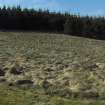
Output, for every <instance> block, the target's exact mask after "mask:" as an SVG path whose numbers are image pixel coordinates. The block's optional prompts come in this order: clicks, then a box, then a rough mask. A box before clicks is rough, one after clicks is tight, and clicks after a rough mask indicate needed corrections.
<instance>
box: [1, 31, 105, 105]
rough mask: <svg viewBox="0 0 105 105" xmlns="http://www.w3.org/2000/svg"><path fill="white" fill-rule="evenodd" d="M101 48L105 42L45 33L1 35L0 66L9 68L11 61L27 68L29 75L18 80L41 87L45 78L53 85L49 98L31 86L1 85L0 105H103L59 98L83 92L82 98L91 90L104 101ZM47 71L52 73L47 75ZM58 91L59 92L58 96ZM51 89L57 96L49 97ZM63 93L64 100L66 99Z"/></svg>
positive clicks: (4, 33)
mask: <svg viewBox="0 0 105 105" xmlns="http://www.w3.org/2000/svg"><path fill="white" fill-rule="evenodd" d="M104 49H105V42H104V41H96V40H93V39H92V40H91V39H86V38H79V37H73V36H65V35H59V34H58V35H56V34H48V33H34V32H32V33H31V32H30V33H28V32H27V33H25V32H0V64H1V65H4V66H6V67H8V68H11V66H12V65H14V62H15V63H19V64H20V65H22V66H24V67H27V65H28V69H27V70H28V71H29V72H28V73H27V75H26V77H21V78H30V79H32V80H33V81H35V85H40V86H41V85H42V81H43V80H44V79H45V78H47V80H48V82H49V83H50V84H52V85H54V86H53V87H52V88H51V89H49V90H47V91H48V93H49V95H45V94H43V92H40V90H37V89H34V87H33V88H29V89H25V88H22V89H21V88H16V87H9V86H7V85H5V83H4V84H1V85H0V105H38V104H39V105H43V104H48V105H53V104H54V105H64V104H65V105H93V104H94V105H99V103H100V104H101V105H104V104H105V102H104V101H103V102H102V101H101V102H97V101H96V102H95V101H94V102H93V101H85V100H84V101H78V100H77V101H75V100H74V101H73V100H72V101H70V100H69V99H66V98H61V96H62V94H61V93H65V91H67V90H69V91H72V92H73V93H78V94H79V93H83V96H84V91H85V92H88V91H93V93H98V94H99V95H100V97H101V98H104V95H105V93H104V90H105V88H104V86H105V82H104V75H105V73H104V65H105V64H104V62H105V59H104V57H105V50H104ZM94 66H95V67H94ZM49 68H50V70H53V71H52V72H49V71H48V70H49ZM36 74H37V75H36ZM5 78H6V79H7V81H8V82H11V81H14V80H16V79H17V80H18V79H20V77H16V76H11V75H10V74H8V75H6V77H5ZM68 81H69V82H68ZM56 86H58V87H56ZM59 87H60V88H59ZM57 88H58V90H61V91H60V93H59V92H58V90H57ZM53 90H57V92H58V93H57V95H54V96H51V95H52V94H53ZM41 91H43V90H42V89H41ZM88 93H89V92H88ZM65 94H66V93H65ZM65 94H63V97H67V96H65ZM79 95H80V94H79ZM86 95H87V94H86ZM48 98H49V99H50V100H49V101H48ZM67 98H68V97H67ZM90 98H91V97H90ZM47 101H48V102H47ZM61 103H62V104H61ZM92 103H93V104H92Z"/></svg>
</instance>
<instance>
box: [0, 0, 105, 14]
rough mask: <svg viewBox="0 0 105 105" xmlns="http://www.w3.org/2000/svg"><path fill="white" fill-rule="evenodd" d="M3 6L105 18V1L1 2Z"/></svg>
mask: <svg viewBox="0 0 105 105" xmlns="http://www.w3.org/2000/svg"><path fill="white" fill-rule="evenodd" d="M3 5H6V6H13V5H20V6H21V7H27V8H36V9H38V8H42V9H49V10H50V11H57V12H58V11H61V12H65V11H67V12H71V13H76V14H77V13H79V14H81V15H87V14H88V15H102V16H105V0H0V6H3Z"/></svg>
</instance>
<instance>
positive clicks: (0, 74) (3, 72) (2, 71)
mask: <svg viewBox="0 0 105 105" xmlns="http://www.w3.org/2000/svg"><path fill="white" fill-rule="evenodd" d="M0 76H5V71H4V70H3V69H2V68H0Z"/></svg>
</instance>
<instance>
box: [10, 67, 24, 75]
mask: <svg viewBox="0 0 105 105" xmlns="http://www.w3.org/2000/svg"><path fill="white" fill-rule="evenodd" d="M10 73H11V74H14V75H20V74H24V69H23V67H12V69H11V70H10Z"/></svg>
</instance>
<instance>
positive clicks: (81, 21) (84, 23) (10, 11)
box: [0, 6, 105, 39]
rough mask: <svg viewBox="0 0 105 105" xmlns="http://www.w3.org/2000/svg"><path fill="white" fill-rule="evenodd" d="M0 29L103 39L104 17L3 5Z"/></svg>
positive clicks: (104, 31) (104, 36)
mask: <svg viewBox="0 0 105 105" xmlns="http://www.w3.org/2000/svg"><path fill="white" fill-rule="evenodd" d="M0 30H34V31H42V32H43V31H44V32H58V33H66V34H70V35H76V36H77V35H78V36H83V37H91V38H98V39H105V18H104V17H89V16H84V17H82V16H78V15H71V14H69V13H63V14H62V13H56V12H49V11H48V10H41V9H39V10H34V9H27V8H25V9H21V7H20V6H17V7H12V8H10V7H5V6H4V7H2V8H0Z"/></svg>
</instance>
